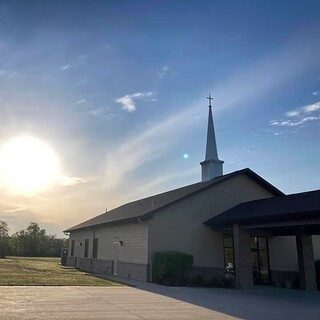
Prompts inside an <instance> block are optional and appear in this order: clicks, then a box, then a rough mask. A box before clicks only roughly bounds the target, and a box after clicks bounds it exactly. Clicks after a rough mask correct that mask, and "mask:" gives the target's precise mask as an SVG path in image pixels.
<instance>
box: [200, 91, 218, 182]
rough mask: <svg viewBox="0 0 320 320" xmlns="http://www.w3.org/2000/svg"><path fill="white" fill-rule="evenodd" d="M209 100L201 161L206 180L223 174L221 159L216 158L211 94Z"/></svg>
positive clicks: (203, 175) (203, 179) (203, 176)
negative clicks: (205, 141)
mask: <svg viewBox="0 0 320 320" xmlns="http://www.w3.org/2000/svg"><path fill="white" fill-rule="evenodd" d="M207 99H208V100H209V117H208V132H207V147H206V158H205V160H204V161H202V162H201V163H200V164H201V171H202V181H203V182H204V181H208V180H211V179H214V178H215V177H218V176H222V175H223V170H222V167H223V161H221V160H219V158H218V151H217V143H216V137H215V133H214V126H213V117H212V110H211V109H212V106H211V100H212V98H211V95H210V94H209V97H207Z"/></svg>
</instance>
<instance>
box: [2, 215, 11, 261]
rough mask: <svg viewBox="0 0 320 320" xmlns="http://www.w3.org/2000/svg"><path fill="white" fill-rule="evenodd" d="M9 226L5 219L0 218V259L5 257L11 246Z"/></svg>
mask: <svg viewBox="0 0 320 320" xmlns="http://www.w3.org/2000/svg"><path fill="white" fill-rule="evenodd" d="M8 232H9V228H8V224H7V223H6V222H5V221H2V220H0V259H3V258H5V256H6V255H7V252H8V246H9V233H8Z"/></svg>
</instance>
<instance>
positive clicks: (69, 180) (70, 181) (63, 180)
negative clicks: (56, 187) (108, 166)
mask: <svg viewBox="0 0 320 320" xmlns="http://www.w3.org/2000/svg"><path fill="white" fill-rule="evenodd" d="M93 180H94V178H92V177H90V178H82V177H73V176H71V175H69V174H64V175H62V176H61V177H60V178H59V183H60V185H61V186H64V187H68V186H74V185H77V184H80V183H86V182H89V181H93Z"/></svg>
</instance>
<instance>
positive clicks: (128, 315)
mask: <svg viewBox="0 0 320 320" xmlns="http://www.w3.org/2000/svg"><path fill="white" fill-rule="evenodd" d="M319 317H320V294H319V293H307V292H303V291H296V290H286V289H277V288H266V287H265V288H261V287H260V288H254V289H252V290H237V289H201V288H199V289H197V288H168V287H162V286H157V285H153V284H147V285H141V287H140V288H139V287H138V288H133V287H0V319H1V320H6V319H10V320H11V319H59V320H61V319H62V320H64V319H121V320H127V319H132V320H133V319H134V320H137V319H166V320H167V319H184V320H187V319H190V320H191V319H192V320H198V319H250V320H251V319H252V320H253V319H259V320H263V319H268V320H269V319H272V320H277V319H291V320H293V319H299V320H300V319H304V320H307V319H317V320H318V319H319Z"/></svg>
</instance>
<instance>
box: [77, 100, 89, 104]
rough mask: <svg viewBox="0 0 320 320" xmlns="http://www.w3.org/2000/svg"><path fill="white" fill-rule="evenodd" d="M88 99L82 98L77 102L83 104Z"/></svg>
mask: <svg viewBox="0 0 320 320" xmlns="http://www.w3.org/2000/svg"><path fill="white" fill-rule="evenodd" d="M86 102H87V100H86V99H80V100H78V101H77V104H83V103H86Z"/></svg>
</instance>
